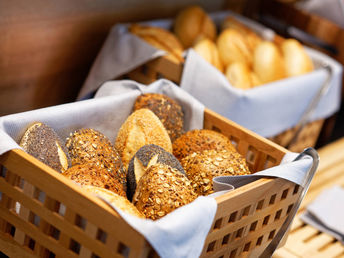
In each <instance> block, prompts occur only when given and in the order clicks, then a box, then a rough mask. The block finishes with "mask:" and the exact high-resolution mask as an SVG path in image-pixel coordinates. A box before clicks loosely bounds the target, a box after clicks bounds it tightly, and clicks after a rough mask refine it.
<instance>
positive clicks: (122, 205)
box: [82, 185, 145, 218]
mask: <svg viewBox="0 0 344 258" xmlns="http://www.w3.org/2000/svg"><path fill="white" fill-rule="evenodd" d="M82 188H83V189H85V190H86V191H88V192H90V193H92V194H94V195H96V196H98V197H101V198H103V199H105V200H106V201H108V202H109V203H110V204H111V205H113V206H115V207H116V208H118V209H121V210H122V211H124V212H126V213H128V214H130V215H133V216H135V217H139V218H145V216H144V215H143V214H142V213H141V212H139V211H138V209H137V208H136V207H135V206H134V204H132V203H131V202H129V200H128V199H127V198H125V197H123V196H120V195H118V194H116V193H114V192H112V191H109V190H106V189H104V188H101V187H96V186H90V185H87V186H83V187H82Z"/></svg>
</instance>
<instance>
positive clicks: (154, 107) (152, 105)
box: [134, 93, 184, 142]
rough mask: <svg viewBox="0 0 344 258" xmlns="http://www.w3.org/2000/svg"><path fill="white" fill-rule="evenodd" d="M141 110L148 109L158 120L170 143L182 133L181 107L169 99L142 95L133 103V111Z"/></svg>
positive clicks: (159, 95) (152, 94) (161, 96)
mask: <svg viewBox="0 0 344 258" xmlns="http://www.w3.org/2000/svg"><path fill="white" fill-rule="evenodd" d="M141 108H148V109H149V110H151V111H152V112H153V113H154V114H155V115H156V116H157V117H158V118H159V119H160V121H161V122H162V123H163V125H164V126H165V128H166V130H167V133H168V135H169V136H170V138H171V141H172V142H173V141H174V140H175V139H177V138H178V137H179V136H180V135H182V134H183V133H184V129H183V128H184V113H183V110H182V107H181V106H180V105H179V104H178V103H177V102H176V101H175V100H173V99H171V98H170V97H168V96H166V95H164V94H158V93H146V94H142V95H140V96H139V97H138V98H137V99H136V101H135V103H134V111H136V110H138V109H141Z"/></svg>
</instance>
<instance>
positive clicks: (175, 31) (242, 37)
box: [130, 6, 314, 89]
mask: <svg viewBox="0 0 344 258" xmlns="http://www.w3.org/2000/svg"><path fill="white" fill-rule="evenodd" d="M130 31H131V32H132V33H134V34H135V35H137V36H139V37H141V38H142V39H143V40H145V41H146V42H148V43H150V44H152V45H153V46H155V47H157V48H160V49H163V50H165V51H167V52H168V53H169V56H173V58H172V59H173V60H175V61H176V62H177V63H182V62H183V58H182V52H183V51H184V50H186V49H188V48H193V49H194V50H195V51H196V52H197V53H198V54H199V55H201V56H202V57H203V58H204V59H205V60H206V61H208V62H209V63H210V64H212V65H213V66H215V67H216V68H217V69H218V70H219V71H221V72H222V73H223V74H224V75H225V76H226V78H227V79H228V80H229V82H230V83H231V85H233V86H234V87H237V88H241V89H251V88H253V87H256V86H259V85H262V84H266V83H269V82H273V81H276V80H280V79H284V78H287V77H291V76H297V75H301V74H305V73H308V72H310V71H312V70H313V69H314V65H313V62H312V60H311V58H310V57H309V56H308V54H307V53H306V52H305V50H304V48H303V46H302V45H301V44H300V42H298V41H297V40H295V39H285V40H282V42H280V43H278V44H277V43H274V42H270V41H266V40H264V39H263V38H261V37H260V36H259V35H257V34H256V33H255V32H254V31H253V30H251V29H250V28H249V27H247V26H246V25H244V24H243V23H241V22H240V21H238V20H237V19H235V18H233V17H227V18H226V19H225V20H223V21H222V24H221V26H220V28H216V26H215V24H214V22H213V21H212V20H211V18H210V16H209V15H208V14H207V13H206V12H205V11H204V10H203V9H202V8H201V7H200V6H189V7H187V8H184V9H182V10H181V11H180V12H179V13H178V14H177V16H176V17H175V20H174V24H173V28H172V31H168V30H165V29H161V28H158V27H153V26H140V25H137V24H134V25H132V26H131V27H130Z"/></svg>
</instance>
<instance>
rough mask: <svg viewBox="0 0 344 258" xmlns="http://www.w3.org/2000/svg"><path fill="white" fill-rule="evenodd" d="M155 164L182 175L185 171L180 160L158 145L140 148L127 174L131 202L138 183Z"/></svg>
mask: <svg viewBox="0 0 344 258" xmlns="http://www.w3.org/2000/svg"><path fill="white" fill-rule="evenodd" d="M155 164H164V165H167V166H170V167H172V168H175V169H177V170H178V171H179V172H181V173H182V174H185V171H184V169H183V167H182V165H181V164H180V162H179V161H178V159H177V158H176V157H175V156H173V155H172V154H171V153H169V152H167V151H165V150H164V149H163V148H161V147H160V146H158V145H154V144H148V145H145V146H143V147H142V148H140V149H139V150H138V151H137V152H136V154H135V156H134V157H133V158H132V159H131V160H130V163H129V167H128V172H127V182H128V188H127V196H128V199H129V200H130V201H131V200H132V198H133V195H134V193H135V190H136V186H137V183H138V182H139V180H140V178H141V177H142V176H143V175H144V174H145V172H146V170H147V169H148V168H149V167H150V166H153V165H155Z"/></svg>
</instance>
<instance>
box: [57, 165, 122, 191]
mask: <svg viewBox="0 0 344 258" xmlns="http://www.w3.org/2000/svg"><path fill="white" fill-rule="evenodd" d="M62 174H63V175H64V176H65V177H67V178H69V179H70V180H73V181H74V182H75V183H78V184H80V185H81V186H83V185H92V186H97V187H101V188H105V189H108V190H110V191H112V192H114V193H116V194H118V195H121V196H124V197H126V193H125V189H124V188H123V185H122V183H121V182H120V181H119V180H118V179H117V178H115V177H114V175H113V174H112V173H111V172H109V171H107V170H106V169H104V168H101V167H100V166H97V165H95V164H92V163H89V164H88V163H84V164H80V165H74V166H72V167H71V168H69V169H67V170H66V171H65V172H63V173H62Z"/></svg>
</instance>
